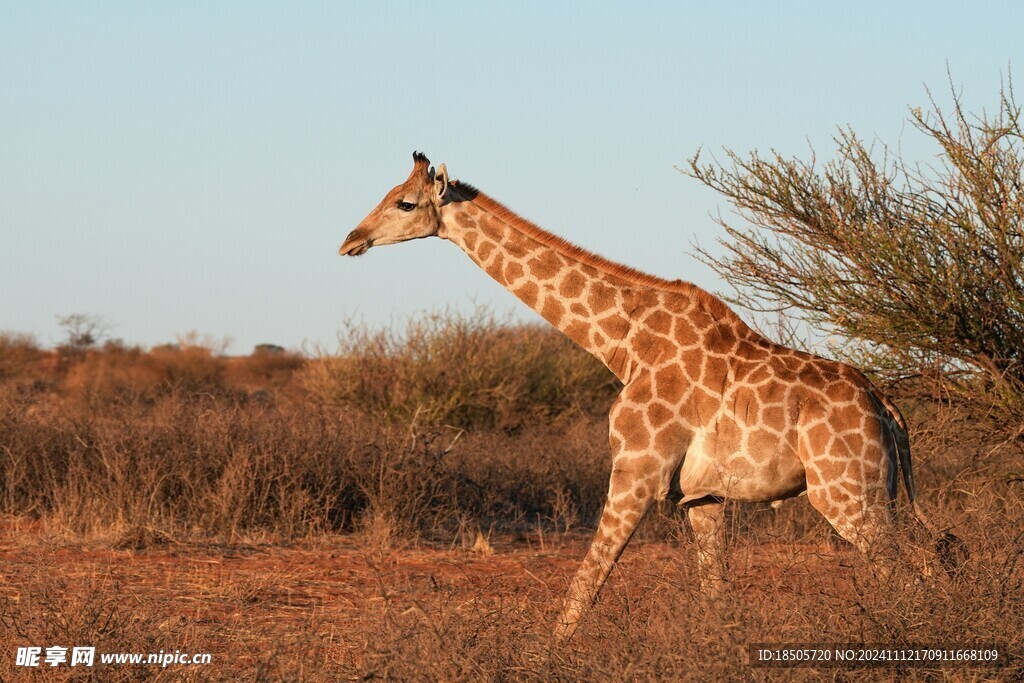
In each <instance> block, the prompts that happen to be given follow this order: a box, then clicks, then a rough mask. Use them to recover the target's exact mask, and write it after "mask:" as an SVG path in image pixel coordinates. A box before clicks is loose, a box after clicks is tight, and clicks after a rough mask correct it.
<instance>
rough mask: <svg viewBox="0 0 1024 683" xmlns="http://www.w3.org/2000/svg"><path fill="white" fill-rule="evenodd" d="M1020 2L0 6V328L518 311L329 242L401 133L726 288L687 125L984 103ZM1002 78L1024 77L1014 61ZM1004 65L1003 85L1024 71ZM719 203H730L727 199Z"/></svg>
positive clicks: (797, 144) (906, 136) (439, 156)
mask: <svg viewBox="0 0 1024 683" xmlns="http://www.w3.org/2000/svg"><path fill="white" fill-rule="evenodd" d="M1022 35H1024V3H1020V2H984V3H967V2H956V3H952V2H918V3H893V2H856V3H825V2H820V1H819V2H806V3H796V2H792V3H767V2H749V3H727V2H721V3H710V2H709V3H701V4H700V5H698V4H697V3H681V2H663V3H655V2H651V3H634V4H630V3H623V2H614V3H606V2H586V3H584V2H575V3H552V2H517V3H456V4H450V3H449V4H445V3H428V2H417V3H398V2H380V3H371V2H365V3H263V2H216V3H212V2H182V1H176V2H172V3H148V2H147V3H138V2H124V3H115V2H97V3H72V2H59V3H50V2H36V1H33V2H0V297H2V298H0V330H8V331H17V332H28V333H32V334H35V335H36V336H37V338H38V339H39V340H40V341H41V342H43V343H47V344H49V343H54V342H57V341H59V340H60V336H61V333H60V330H59V328H58V326H57V323H56V316H58V315H66V314H69V313H87V314H95V315H99V316H101V317H103V318H104V319H106V320H108V321H109V322H110V323H112V324H113V332H114V335H115V336H117V337H121V338H123V339H125V340H126V341H128V342H132V343H140V344H144V345H151V344H156V343H161V342H166V341H170V340H173V339H174V337H175V335H177V334H179V333H182V332H186V331H189V330H198V331H199V332H202V333H208V334H211V335H214V336H216V337H223V336H230V337H232V338H234V340H235V343H234V345H233V346H232V347H231V351H232V352H236V353H244V352H247V351H248V350H249V349H250V348H251V347H252V345H253V344H255V343H259V342H273V343H279V344H282V345H285V346H290V347H298V346H300V345H301V344H303V342H321V343H324V344H326V345H327V346H328V347H330V346H331V345H332V344H333V340H334V338H335V333H336V331H337V329H338V328H339V325H340V323H341V322H342V321H343V320H345V319H346V318H350V317H352V316H356V317H359V318H362V319H364V320H365V321H367V322H369V323H371V324H374V325H383V324H387V323H389V322H390V321H392V320H401V319H402V317H403V316H406V315H408V314H413V313H417V312H421V311H428V310H439V309H443V308H445V307H446V306H456V307H458V308H460V309H463V310H470V309H472V307H473V306H474V305H475V304H487V305H490V306H492V307H493V308H494V309H495V310H496V311H498V312H505V311H509V310H514V311H515V312H516V315H517V317H519V318H521V319H524V320H529V319H539V318H535V317H533V314H532V312H530V311H529V310H527V309H525V307H523V306H522V305H521V304H519V303H518V302H517V301H516V300H515V299H514V298H513V297H512V296H511V295H509V294H507V293H506V292H505V291H504V290H503V289H501V288H500V287H498V286H497V285H496V284H495V283H493V282H492V281H491V280H490V279H489V278H488V277H487V276H486V275H485V274H484V273H483V272H481V271H479V270H477V268H476V267H475V266H474V265H473V264H472V262H470V260H469V259H468V258H467V257H466V256H465V255H464V254H462V252H460V251H459V250H458V249H457V248H456V247H455V246H454V245H452V244H450V243H447V242H442V241H441V240H423V241H417V242H411V243H408V244H403V245H399V246H394V247H387V248H381V249H378V250H373V251H371V252H370V253H369V254H368V255H367V256H364V257H362V258H360V259H342V258H341V257H339V256H338V255H337V248H338V245H339V244H340V243H341V240H342V239H343V237H344V236H345V234H346V233H347V232H348V231H349V230H350V229H351V228H353V227H354V226H355V225H356V224H357V223H358V222H359V221H360V220H361V219H362V217H363V216H364V215H365V214H366V213H367V212H368V211H369V210H370V209H371V208H372V207H373V206H374V205H375V204H376V203H377V202H378V201H379V200H380V198H381V197H382V196H383V194H384V193H385V192H386V191H387V190H388V189H389V188H391V187H392V186H393V185H395V184H396V183H398V182H400V181H402V180H403V179H404V178H405V177H406V176H407V175H408V172H409V169H410V167H411V159H410V155H411V153H412V151H413V150H414V149H418V150H423V151H424V152H426V153H427V155H428V156H430V158H431V160H432V161H434V162H435V163H440V162H444V163H446V164H447V165H448V169H449V171H450V173H451V174H452V176H453V177H461V178H463V179H465V180H468V181H471V182H473V183H474V184H476V185H478V186H479V187H480V188H481V189H483V190H485V191H487V192H488V193H489V194H491V195H492V196H494V197H496V198H497V199H499V200H501V201H503V202H505V203H506V204H508V205H509V206H510V207H512V208H513V209H515V210H517V211H518V212H519V213H521V214H523V215H525V216H527V217H529V218H531V219H533V220H535V221H536V222H538V223H539V224H540V225H542V226H544V227H546V228H548V229H550V230H553V231H554V232H557V233H559V234H561V235H563V236H565V237H568V238H569V239H571V240H573V241H575V242H578V243H579V244H581V245H584V246H586V247H588V248H590V249H593V250H595V251H598V252H600V253H603V254H604V255H606V256H609V257H611V258H614V259H617V260H620V261H623V262H625V263H628V264H630V265H633V266H636V267H639V268H642V269H645V270H648V271H650V272H653V273H656V274H658V275H661V276H664V277H672V278H674V277H681V278H685V279H690V280H693V281H695V282H697V283H698V284H700V285H702V286H704V287H706V288H708V289H711V290H724V289H725V285H724V284H723V283H722V282H721V281H720V280H719V279H718V278H717V276H716V275H715V274H714V273H712V272H710V271H709V270H707V269H706V268H704V267H703V266H700V265H699V264H697V263H696V262H695V261H694V259H693V258H692V256H690V252H691V251H692V246H691V245H692V243H693V242H694V241H695V240H697V241H699V242H700V243H702V244H710V243H712V242H713V241H714V239H715V238H716V237H717V235H718V232H719V231H718V229H717V227H716V226H715V225H714V223H713V221H712V220H711V219H710V218H709V216H708V213H709V212H710V211H713V210H716V207H719V206H720V205H721V204H720V202H719V200H718V198H717V197H716V196H714V195H713V194H712V193H710V192H709V191H708V190H706V189H704V188H703V187H701V186H700V185H699V184H698V183H697V182H696V181H694V180H692V179H689V178H686V177H684V176H682V175H680V174H679V173H678V172H677V171H676V170H675V169H674V165H677V164H678V165H682V164H684V163H685V161H686V159H687V158H688V157H690V156H691V155H692V154H693V153H694V152H695V151H696V150H697V149H698V148H700V147H703V148H705V149H706V150H711V151H714V150H720V149H721V148H722V147H729V148H733V149H735V150H737V151H748V150H752V149H755V148H757V149H761V150H768V149H770V148H775V149H778V150H780V151H782V152H785V153H797V154H802V155H805V156H806V154H807V143H808V141H809V142H811V143H812V144H814V146H815V147H816V149H817V150H818V152H819V156H827V155H828V153H829V152H830V151H831V143H830V140H831V136H832V134H833V133H834V131H835V127H836V125H840V124H842V125H846V124H849V125H851V126H852V127H853V128H854V129H855V130H857V131H858V132H859V133H861V134H862V135H863V136H866V137H871V136H875V135H877V136H878V137H879V138H881V139H882V140H884V141H886V142H890V143H893V144H902V146H903V151H904V153H905V154H908V155H910V156H918V155H919V156H921V157H924V156H925V155H928V154H931V153H933V152H934V150H933V149H931V148H930V147H928V146H926V145H923V144H922V140H921V139H920V137H919V136H918V135H917V134H916V133H914V132H913V131H911V130H910V129H909V127H908V126H907V124H906V114H907V106H908V105H912V104H924V103H926V94H925V90H924V85H925V84H927V85H929V86H930V87H931V88H932V89H933V90H934V91H936V93H937V94H938V95H939V96H940V98H941V99H947V98H946V97H945V96H946V94H947V92H948V88H947V87H946V68H947V63H948V65H949V68H950V70H951V71H952V74H953V78H954V82H955V83H956V84H957V86H958V87H962V89H963V95H964V98H965V102H966V104H967V105H968V107H969V108H971V109H975V110H977V109H980V108H982V107H989V108H993V107H994V106H995V105H996V103H997V99H996V98H997V93H998V88H999V85H1000V77H1003V78H1004V79H1005V78H1006V76H1007V66H1008V65H1012V66H1016V67H1017V68H1018V69H1024V64H1022V63H1021V62H1022V59H1021V58H1022V57H1024V49H1022V48H1021V44H1022V43H1021V40H1022V39H1021V36H1022ZM1015 80H1016V81H1017V82H1018V85H1019V77H1015ZM1021 90H1024V88H1021V87H1018V91H1021ZM722 208H723V209H724V210H727V209H728V207H727V206H724V205H722Z"/></svg>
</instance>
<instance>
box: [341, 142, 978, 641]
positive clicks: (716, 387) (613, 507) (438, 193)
mask: <svg viewBox="0 0 1024 683" xmlns="http://www.w3.org/2000/svg"><path fill="white" fill-rule="evenodd" d="M413 162H414V165H413V170H412V173H411V174H410V175H409V177H408V179H406V181H405V182H403V183H402V184H400V185H398V186H396V187H395V188H393V189H392V190H391V191H390V192H388V194H387V195H386V196H385V197H384V199H383V200H382V201H381V203H380V204H379V205H378V206H377V207H376V208H375V209H373V211H371V212H370V214H369V215H368V216H367V217H366V218H365V219H363V221H362V222H361V223H360V224H359V226H358V227H357V228H356V229H355V230H353V231H352V232H351V233H350V234H349V235H348V237H347V238H346V239H345V241H344V243H343V244H342V246H341V249H340V250H339V251H340V253H341V254H342V255H360V254H363V253H365V252H366V251H367V250H368V249H370V248H371V247H375V246H381V245H384V244H393V243H397V242H404V241H407V240H412V239H418V238H424V237H431V236H438V237H441V238H444V239H447V240H449V241H451V242H453V243H455V244H456V245H457V246H458V247H459V248H461V249H462V250H463V251H464V252H466V254H468V255H469V257H470V258H471V259H472V260H473V261H474V262H475V263H476V264H477V265H479V266H480V267H481V268H482V269H483V270H484V271H486V272H487V274H488V275H490V276H491V277H492V278H494V279H495V280H497V281H498V282H499V283H500V284H501V285H503V286H504V287H505V288H507V289H508V290H509V291H511V292H512V293H513V294H515V296H516V297H518V298H519V299H520V300H521V301H523V303H525V304H526V305H527V306H529V307H530V308H532V309H534V310H535V311H537V312H538V313H539V314H540V315H541V316H542V317H544V319H546V320H547V321H548V322H550V323H551V324H552V325H554V326H555V327H557V328H558V329H559V330H561V331H562V332H563V333H564V334H565V335H566V336H568V337H569V338H570V339H571V340H572V341H574V342H575V343H576V344H578V345H579V346H581V347H582V348H584V349H586V350H587V351H588V352H590V353H591V354H593V355H594V356H595V357H597V358H598V359H599V360H600V361H601V362H602V363H604V364H605V366H607V367H608V369H609V370H611V371H612V372H613V373H614V374H615V376H616V377H618V378H619V380H621V381H622V384H623V389H622V392H621V393H620V395H619V397H618V399H617V400H616V401H615V403H614V405H613V406H612V409H611V412H610V414H609V442H610V446H611V452H612V471H611V477H610V481H609V486H608V494H607V498H606V501H605V506H604V509H603V512H602V514H601V519H600V523H599V525H598V529H597V532H596V535H595V538H594V541H593V543H592V544H591V547H590V550H589V551H588V553H587V556H586V558H585V559H584V560H583V563H582V564H581V566H580V568H579V570H578V571H577V573H576V576H575V578H574V579H573V580H572V583H571V586H570V589H569V594H568V596H567V598H566V601H565V605H564V607H563V610H562V613H561V615H560V617H559V619H558V622H557V624H556V629H555V630H556V636H557V638H558V639H559V640H565V639H567V638H569V637H570V636H571V635H572V634H573V632H574V631H575V630H576V627H577V625H578V623H579V620H580V617H581V616H582V615H583V613H584V612H585V611H586V610H587V609H588V608H589V607H590V605H591V604H592V603H593V601H594V600H595V599H596V597H597V594H598V592H599V591H600V589H601V586H602V585H603V584H604V582H605V580H606V579H607V577H608V574H609V572H610V571H611V569H612V566H613V565H614V564H615V562H616V561H617V560H618V558H619V555H620V554H621V553H622V551H623V549H624V548H625V546H626V544H627V543H628V542H629V539H630V537H631V536H632V535H633V532H634V531H635V530H636V528H637V526H638V525H639V523H640V521H641V520H642V519H643V517H644V515H645V514H646V513H647V511H648V510H649V509H650V507H651V505H652V504H653V503H654V502H655V501H658V500H664V499H666V498H669V499H672V500H675V501H677V502H678V503H679V504H680V505H683V506H685V507H686V508H687V514H688V516H689V519H690V523H691V526H692V528H693V531H694V536H695V540H696V543H695V545H696V547H697V554H698V567H699V569H700V572H701V582H702V585H703V586H705V587H706V588H707V589H708V590H709V591H713V590H715V589H716V587H717V586H718V585H720V584H721V582H722V581H724V580H725V576H724V574H725V571H724V563H723V561H722V544H723V531H724V520H725V516H724V513H723V504H724V501H726V500H737V501H746V502H769V501H777V500H782V499H785V498H789V497H792V496H795V495H798V494H800V493H806V494H807V497H808V500H809V501H810V503H811V505H812V506H814V508H815V509H816V510H818V512H820V513H821V514H822V515H823V516H824V517H825V518H826V519H827V520H828V521H829V523H831V524H832V526H833V527H834V528H835V529H836V531H837V532H838V533H839V534H840V535H841V536H843V538H845V539H847V540H848V541H850V542H851V543H853V544H854V545H855V546H856V547H857V548H859V549H860V550H861V551H863V552H865V553H867V552H870V551H873V550H877V549H879V548H881V547H882V546H884V545H885V544H886V543H887V542H888V541H887V536H888V532H889V531H890V529H891V526H892V508H893V504H894V501H895V499H896V494H897V487H898V478H899V471H900V470H902V474H903V481H904V484H905V486H906V489H907V494H908V497H909V499H910V502H911V503H912V504H913V509H914V512H915V516H916V517H917V518H918V519H920V520H921V522H922V523H924V519H923V517H922V516H921V515H920V512H919V510H918V509H917V505H916V503H914V497H915V491H914V482H913V474H912V471H911V465H910V449H909V440H908V437H907V431H906V424H905V423H904V420H903V417H902V415H901V414H900V412H899V410H898V409H897V408H896V407H895V406H894V405H893V404H892V403H891V402H890V401H889V400H888V399H886V398H885V397H884V396H883V395H882V394H881V393H880V392H879V391H878V390H877V389H876V388H875V387H874V386H873V385H872V384H871V383H870V381H869V380H868V379H867V378H866V377H865V376H864V375H863V374H862V373H861V372H860V371H858V370H856V369H855V368H853V367H851V366H849V365H845V364H842V363H837V362H835V361H830V360H826V359H823V358H819V357H816V356H813V355H810V354H807V353H804V352H801V351H797V350H794V349H789V348H786V347H784V346H781V345H779V344H776V343H774V342H771V341H769V340H768V339H766V338H765V337H763V336H762V335H760V334H759V333H757V332H756V331H755V330H753V329H752V328H750V327H749V326H747V325H746V324H745V323H744V322H743V321H742V320H741V319H740V318H739V316H737V315H736V314H735V313H734V312H733V311H732V310H731V309H730V308H729V307H728V306H726V305H725V304H724V303H723V302H722V301H720V300H719V299H717V298H715V297H714V296H712V295H711V294H709V293H707V292H705V291H704V290H702V289H700V288H699V287H697V286H695V285H692V284H690V283H688V282H682V281H679V280H664V279H661V278H658V277H655V276H653V275H648V274H646V273H643V272H641V271H638V270H635V269H633V268H629V267H627V266H623V265H621V264H618V263H615V262H613V261H611V260H609V259H606V258H603V257H601V256H598V255H597V254H594V253H591V252H589V251H587V250H585V249H582V248H580V247H577V246H575V245H573V244H570V243H569V242H567V241H565V240H563V239H561V238H559V237H557V236H556V235H553V234H552V233H549V232H547V231H545V230H543V229H541V228H539V227H538V226H536V225H535V224H533V223H531V222H529V221H527V220H525V219H523V218H521V217H520V216H518V215H516V214H515V213H513V212H512V211H510V210H509V209H507V208H506V207H504V206H502V205H501V204H499V203H498V202H496V201H495V200H493V199H491V198H490V197H488V196H486V195H485V194H483V193H482V192H480V191H479V190H477V189H476V188H474V187H472V186H470V185H468V184H466V183H461V182H459V181H457V180H449V178H448V173H447V170H446V168H445V166H444V165H441V166H439V167H438V168H437V169H436V170H435V169H433V168H431V167H430V162H429V160H428V159H427V158H426V156H424V155H423V154H420V153H418V152H417V153H414V154H413ZM929 529H931V527H930V526H929ZM933 531H934V530H933ZM934 533H939V532H937V531H935V532H934ZM951 539H952V540H951ZM940 541H941V542H940V544H939V545H940V546H942V543H945V544H946V545H945V547H947V548H948V547H958V546H959V544H960V542H959V540H957V539H955V537H952V536H951V535H949V534H945V535H944V536H942V538H941V539H940ZM950 561H951V562H952V561H955V560H950Z"/></svg>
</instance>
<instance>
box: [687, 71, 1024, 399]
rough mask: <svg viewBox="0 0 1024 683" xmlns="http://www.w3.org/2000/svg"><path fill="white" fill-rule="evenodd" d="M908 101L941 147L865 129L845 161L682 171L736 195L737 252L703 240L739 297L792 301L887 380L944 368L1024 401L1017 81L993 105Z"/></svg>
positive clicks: (731, 236) (733, 232) (846, 149)
mask: <svg viewBox="0 0 1024 683" xmlns="http://www.w3.org/2000/svg"><path fill="white" fill-rule="evenodd" d="M929 99H930V102H931V109H930V110H929V111H922V110H921V109H917V108H915V109H911V112H910V121H911V123H912V124H913V126H914V128H916V129H917V130H918V131H920V132H922V133H924V134H925V135H927V136H929V137H930V138H931V139H932V140H934V141H935V142H936V143H937V144H938V147H939V151H940V154H939V156H938V162H937V163H934V164H927V165H922V164H912V163H910V162H907V161H905V160H904V159H903V158H901V157H900V155H899V154H898V153H893V152H892V150H890V149H889V148H887V147H884V146H882V148H881V150H878V151H880V152H881V154H878V153H876V149H875V148H874V146H872V145H865V144H864V143H863V142H862V141H861V140H860V138H858V137H857V136H856V135H855V134H854V133H853V131H851V130H849V129H841V130H840V131H839V133H838V135H837V136H836V138H835V141H836V144H837V148H838V149H837V154H836V158H835V160H833V161H830V162H828V163H825V164H823V165H819V164H818V163H817V162H816V160H815V158H814V154H813V151H812V154H811V159H810V161H800V160H798V159H790V158H784V157H782V156H781V155H779V154H776V153H772V154H769V155H761V154H759V153H758V152H756V151H755V152H753V153H751V154H750V155H748V156H741V155H739V154H736V153H735V152H732V151H728V150H727V151H726V157H727V160H726V162H725V163H720V162H717V161H714V162H712V163H702V160H701V159H700V155H699V154H698V155H697V156H695V157H694V158H693V159H691V160H690V163H689V167H688V168H687V169H685V170H683V172H684V173H686V174H688V175H690V176H692V177H694V178H696V179H697V180H699V181H701V182H702V183H704V184H705V185H707V186H708V187H710V188H712V189H714V190H717V191H718V192H720V193H721V194H722V195H724V196H725V197H727V198H728V199H729V200H730V201H731V202H732V204H733V205H734V206H735V207H736V209H737V213H738V215H739V216H740V217H741V218H742V219H743V220H744V221H745V224H744V225H737V224H734V223H732V222H729V221H727V220H725V219H723V218H721V217H719V219H718V222H719V223H720V224H721V225H722V227H723V228H724V229H725V231H726V234H727V235H728V239H727V240H726V239H723V240H722V241H721V243H722V244H723V246H724V247H725V255H724V256H722V257H716V256H713V255H711V254H710V253H709V252H708V251H707V250H705V249H698V252H699V255H700V257H701V258H702V260H703V261H704V262H705V263H707V264H709V265H710V266H711V267H713V268H715V269H716V270H717V271H718V272H719V273H721V274H722V275H723V276H724V277H725V278H726V279H727V280H728V281H729V282H730V283H731V284H732V285H733V286H734V287H735V289H736V293H735V295H734V296H733V297H731V298H730V300H731V301H733V302H734V303H738V304H740V305H743V306H747V307H749V308H752V309H754V310H758V311H762V312H764V311H780V310H784V311H788V312H789V313H790V314H793V313H795V314H796V317H797V318H798V319H801V320H803V321H805V322H807V323H809V324H811V325H814V326H818V327H821V326H824V327H825V328H827V329H829V330H830V331H833V332H837V333H839V334H840V335H842V336H844V337H846V338H848V339H849V340H851V341H852V342H853V343H851V344H849V345H846V346H844V347H842V348H837V349H836V353H837V354H839V355H841V356H844V357H845V358H846V359H847V360H856V361H857V362H860V363H862V364H867V365H868V366H869V367H870V368H871V369H873V370H876V371H880V372H883V373H885V374H887V375H889V376H890V377H895V378H906V377H912V376H919V375H920V374H921V373H922V372H924V371H927V369H929V368H930V369H932V370H933V371H934V370H937V371H938V372H937V375H938V377H940V378H941V380H942V382H943V383H944V386H946V387H947V388H952V389H957V390H962V389H963V388H964V380H966V379H968V378H971V377H974V378H976V377H978V376H979V375H980V376H983V377H985V378H986V380H987V384H988V386H989V388H991V389H994V390H995V391H996V392H997V395H998V397H999V399H1000V403H1001V404H1002V405H1004V406H1015V407H1016V408H1017V409H1018V410H1020V409H1024V179H1022V178H1024V175H1022V170H1024V147H1022V143H1024V134H1022V127H1021V110H1020V107H1019V106H1018V105H1017V104H1016V102H1015V100H1014V96H1013V91H1012V89H1011V88H1009V87H1007V88H1004V89H1003V90H1002V91H1001V92H1000V100H999V109H998V112H997V113H996V114H994V115H989V114H986V113H984V112H983V113H982V114H981V115H980V116H973V115H969V114H968V113H967V112H965V110H964V108H963V106H962V103H961V99H960V97H959V96H958V95H957V94H956V93H955V92H954V93H953V106H952V110H951V111H949V112H944V111H942V110H941V109H940V107H939V106H938V105H937V104H936V102H935V100H934V98H931V97H929Z"/></svg>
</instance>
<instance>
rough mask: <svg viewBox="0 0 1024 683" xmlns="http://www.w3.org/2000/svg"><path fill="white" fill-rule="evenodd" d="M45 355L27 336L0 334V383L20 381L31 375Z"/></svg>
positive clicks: (33, 340)
mask: <svg viewBox="0 0 1024 683" xmlns="http://www.w3.org/2000/svg"><path fill="white" fill-rule="evenodd" d="M46 355H47V353H46V352H45V351H43V350H42V349H40V348H39V345H38V344H37V343H36V340H35V339H34V338H32V337H31V336H30V335H27V334H16V333H12V332H0V382H9V381H13V380H21V379H25V378H26V377H28V376H30V375H32V374H33V372H32V371H33V370H36V371H37V372H38V370H37V366H38V364H39V363H40V362H41V361H42V359H43V358H44V357H46Z"/></svg>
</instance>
